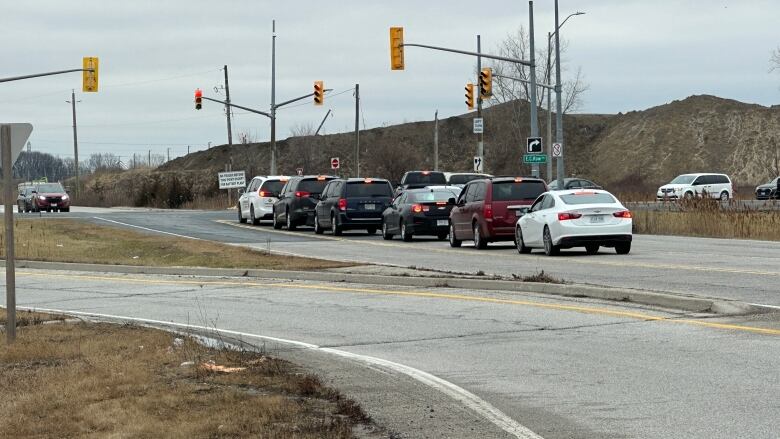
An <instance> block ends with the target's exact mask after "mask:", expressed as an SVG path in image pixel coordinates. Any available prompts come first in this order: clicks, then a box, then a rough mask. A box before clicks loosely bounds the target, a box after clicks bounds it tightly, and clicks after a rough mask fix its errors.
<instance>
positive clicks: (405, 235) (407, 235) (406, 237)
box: [401, 221, 413, 242]
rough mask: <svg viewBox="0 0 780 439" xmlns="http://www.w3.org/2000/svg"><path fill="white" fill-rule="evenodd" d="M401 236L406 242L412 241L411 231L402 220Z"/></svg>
mask: <svg viewBox="0 0 780 439" xmlns="http://www.w3.org/2000/svg"><path fill="white" fill-rule="evenodd" d="M401 238H403V240H404V241H406V242H412V238H413V235H412V233H411V232H410V231H409V230H408V229H407V228H406V223H405V222H403V221H401Z"/></svg>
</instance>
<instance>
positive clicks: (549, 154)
mask: <svg viewBox="0 0 780 439" xmlns="http://www.w3.org/2000/svg"><path fill="white" fill-rule="evenodd" d="M550 40H552V34H551V33H550V32H547V74H546V80H545V82H546V83H547V84H549V83H550V76H551V75H550V56H551V55H552V44H551V41H550ZM551 95H552V91H551V90H550V89H549V88H548V89H547V175H545V178H546V179H547V181H548V182H551V181H552V180H553V172H552V144H553V141H552V138H553V137H552V107H551V106H550V105H551V102H552V101H551Z"/></svg>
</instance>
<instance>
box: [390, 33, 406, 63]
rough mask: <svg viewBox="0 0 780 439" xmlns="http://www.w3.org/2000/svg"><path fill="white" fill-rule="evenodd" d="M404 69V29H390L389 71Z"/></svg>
mask: <svg viewBox="0 0 780 439" xmlns="http://www.w3.org/2000/svg"><path fill="white" fill-rule="evenodd" d="M403 69H404V28H402V27H391V28H390V70H403Z"/></svg>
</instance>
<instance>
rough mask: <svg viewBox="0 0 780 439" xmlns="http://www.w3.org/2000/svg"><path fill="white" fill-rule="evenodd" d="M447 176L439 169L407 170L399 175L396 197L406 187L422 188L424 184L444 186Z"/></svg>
mask: <svg viewBox="0 0 780 439" xmlns="http://www.w3.org/2000/svg"><path fill="white" fill-rule="evenodd" d="M445 185H447V177H446V176H445V175H444V173H443V172H439V171H409V172H407V173H406V174H404V176H403V177H401V183H400V184H399V185H398V187H397V188H395V196H396V197H397V196H398V195H400V194H401V193H402V192H403V191H405V190H407V189H422V188H424V187H426V186H445Z"/></svg>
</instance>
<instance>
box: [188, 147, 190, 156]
mask: <svg viewBox="0 0 780 439" xmlns="http://www.w3.org/2000/svg"><path fill="white" fill-rule="evenodd" d="M187 155H190V145H187Z"/></svg>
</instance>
